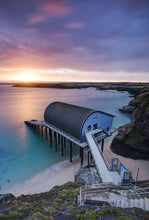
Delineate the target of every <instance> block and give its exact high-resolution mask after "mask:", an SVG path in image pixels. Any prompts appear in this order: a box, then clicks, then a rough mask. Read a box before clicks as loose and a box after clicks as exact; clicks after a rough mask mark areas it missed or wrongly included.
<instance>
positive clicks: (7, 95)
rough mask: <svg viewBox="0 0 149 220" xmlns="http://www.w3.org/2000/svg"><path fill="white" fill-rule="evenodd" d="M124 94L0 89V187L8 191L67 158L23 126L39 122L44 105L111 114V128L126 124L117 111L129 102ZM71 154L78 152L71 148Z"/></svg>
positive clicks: (41, 89) (43, 89)
mask: <svg viewBox="0 0 149 220" xmlns="http://www.w3.org/2000/svg"><path fill="white" fill-rule="evenodd" d="M131 99H132V98H130V97H129V96H128V94H127V93H121V92H116V91H100V90H98V91H97V90H95V89H46V88H17V87H10V86H0V186H1V189H2V190H3V189H4V188H8V187H11V186H12V185H14V184H16V183H20V182H23V181H24V180H26V179H28V178H30V177H31V176H33V175H34V174H37V173H39V172H42V170H43V169H45V168H47V167H49V166H51V165H53V164H55V163H58V162H60V161H62V160H65V159H67V158H68V155H69V151H68V150H67V149H65V151H64V157H61V152H60V146H59V148H58V149H59V150H58V152H55V151H54V148H50V147H49V142H48V141H47V140H45V139H43V137H41V136H39V134H37V133H36V132H35V131H33V130H31V129H30V128H29V127H27V126H26V125H25V124H24V121H26V120H31V119H39V120H42V119H43V113H44V110H45V108H46V107H47V105H48V104H49V103H51V102H54V101H62V102H67V103H70V104H76V105H81V106H85V107H89V108H94V109H97V110H101V111H106V112H108V113H111V114H114V115H115V116H116V118H115V120H114V127H119V126H120V125H123V124H125V123H128V122H129V121H130V116H129V115H125V114H123V113H120V112H119V111H118V109H119V108H121V107H122V106H124V105H126V104H128V102H129V101H130V100H131ZM73 151H74V152H73V154H76V153H77V151H78V149H77V148H75V147H74V148H73Z"/></svg>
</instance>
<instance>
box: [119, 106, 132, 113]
mask: <svg viewBox="0 0 149 220" xmlns="http://www.w3.org/2000/svg"><path fill="white" fill-rule="evenodd" d="M134 110H135V107H134V106H131V105H126V106H124V107H123V108H121V109H119V111H121V112H123V113H133V112H134Z"/></svg>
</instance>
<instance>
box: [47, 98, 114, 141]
mask: <svg viewBox="0 0 149 220" xmlns="http://www.w3.org/2000/svg"><path fill="white" fill-rule="evenodd" d="M113 117H114V116H113V115H111V114H108V113H105V112H102V111H96V110H93V109H89V108H85V107H80V106H76V105H70V104H66V103H62V102H53V103H51V104H50V105H48V107H47V108H46V110H45V112H44V120H45V122H46V123H50V124H52V125H54V126H56V127H57V128H59V129H61V130H63V131H65V132H67V133H68V134H70V135H72V136H73V137H75V138H77V139H79V140H80V142H84V141H86V136H85V134H86V133H87V132H91V131H93V130H96V129H101V130H103V131H105V132H107V133H109V132H110V130H111V127H112V122H113Z"/></svg>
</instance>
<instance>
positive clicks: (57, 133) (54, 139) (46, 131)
mask: <svg viewBox="0 0 149 220" xmlns="http://www.w3.org/2000/svg"><path fill="white" fill-rule="evenodd" d="M25 123H26V124H27V125H29V126H30V127H32V128H34V129H35V131H37V132H40V133H41V135H42V136H44V137H45V138H46V140H47V139H49V143H50V147H52V144H53V143H54V144H53V145H54V147H55V151H57V150H58V144H60V146H61V156H64V148H66V142H67V146H69V152H70V157H69V160H70V162H72V157H73V144H75V145H76V146H78V147H79V152H80V153H79V155H80V165H81V167H83V164H84V149H85V148H86V149H87V148H88V142H87V141H85V142H80V140H79V139H77V138H75V137H73V136H72V135H70V134H68V133H66V132H64V131H63V130H61V129H59V128H57V127H56V126H54V125H52V124H50V123H47V122H45V121H39V120H31V121H25ZM98 132H99V130H98ZM98 132H97V133H98ZM107 136H109V135H107V134H106V133H103V134H102V135H101V136H99V137H98V138H97V141H98V142H100V141H101V143H102V146H101V148H102V151H103V149H104V145H103V140H104V139H105V138H106V137H107ZM88 154H89V155H90V157H89V158H90V159H88V166H89V164H90V161H91V159H92V155H91V152H90V151H89V152H88Z"/></svg>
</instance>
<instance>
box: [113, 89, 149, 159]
mask: <svg viewBox="0 0 149 220" xmlns="http://www.w3.org/2000/svg"><path fill="white" fill-rule="evenodd" d="M120 111H122V112H125V113H132V112H133V114H134V119H133V121H132V122H130V123H129V124H126V125H124V126H122V127H120V128H119V129H118V134H117V135H116V136H115V137H114V139H113V141H112V143H111V150H112V151H113V152H115V153H117V154H120V155H122V156H124V157H129V158H133V159H147V160H148V159H149V92H146V93H141V94H140V95H138V96H136V97H135V98H134V99H133V100H132V101H131V102H130V103H129V105H128V106H125V107H123V108H122V109H120Z"/></svg>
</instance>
